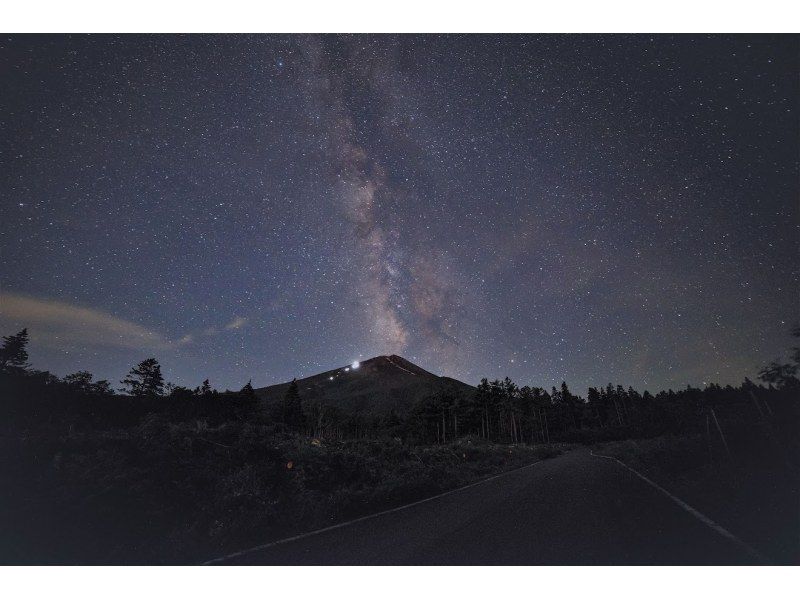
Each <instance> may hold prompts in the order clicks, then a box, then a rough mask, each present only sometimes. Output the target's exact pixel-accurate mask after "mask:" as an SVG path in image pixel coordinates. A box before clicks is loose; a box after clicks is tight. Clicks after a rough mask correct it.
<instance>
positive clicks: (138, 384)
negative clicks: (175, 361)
mask: <svg viewBox="0 0 800 598" xmlns="http://www.w3.org/2000/svg"><path fill="white" fill-rule="evenodd" d="M122 384H124V385H125V386H126V387H127V388H125V389H123V390H127V391H128V392H129V393H130V394H131V395H132V396H134V397H160V396H163V395H164V377H163V376H162V375H161V365H160V364H159V363H158V361H157V360H156V359H155V358H153V357H150V358H149V359H145V360H144V361H142V362H141V363H139V365H137V366H136V367H134V368H131V371H130V372H129V373H128V375H127V376H126V377H125V379H124V380H122Z"/></svg>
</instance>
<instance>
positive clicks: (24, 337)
mask: <svg viewBox="0 0 800 598" xmlns="http://www.w3.org/2000/svg"><path fill="white" fill-rule="evenodd" d="M27 346H28V329H27V328H23V329H22V330H20V331H19V332H17V333H16V334H12V335H10V336H4V337H3V346H2V347H0V370H2V371H6V372H13V371H23V370H25V369H26V368H27V367H28V351H27Z"/></svg>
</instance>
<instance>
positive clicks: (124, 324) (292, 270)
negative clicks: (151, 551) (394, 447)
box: [0, 35, 800, 393]
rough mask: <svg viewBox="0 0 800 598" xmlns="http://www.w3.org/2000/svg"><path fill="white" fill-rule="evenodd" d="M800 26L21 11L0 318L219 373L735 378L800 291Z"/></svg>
mask: <svg viewBox="0 0 800 598" xmlns="http://www.w3.org/2000/svg"><path fill="white" fill-rule="evenodd" d="M799 49H800V44H799V43H798V37H797V36H733V35H731V36H729V35H724V36H719V35H718V36H687V35H679V36H649V35H644V36H628V35H624V36H623V35H620V36H588V35H587V36H566V35H547V36H511V35H502V36H488V35H446V36H439V35H435V36H434V35H430V36H428V35H426V36H408V35H401V36H363V35H354V36H289V35H274V36H273V35H262V36H198V35H189V36H186V35H182V36H117V37H114V36H105V35H93V36H74V35H73V36H66V35H59V36H16V35H15V36H4V37H3V38H2V39H0V72H1V73H2V80H3V84H2V86H0V131H1V132H0V164H2V168H0V177H2V178H1V179H0V256H2V260H0V285H1V286H0V333H2V334H11V333H13V332H16V331H17V330H18V329H19V328H20V327H21V326H22V325H27V326H28V328H29V330H30V332H31V336H32V342H31V347H30V354H31V361H32V362H33V365H34V366H35V367H38V368H40V369H48V370H50V371H52V372H54V373H56V374H58V375H63V374H66V373H69V372H72V371H76V370H79V369H88V370H90V371H92V372H93V373H94V374H95V375H96V376H99V377H102V378H109V379H111V380H112V381H114V382H116V381H118V380H120V379H121V378H122V377H123V376H124V374H125V372H126V371H127V370H128V369H129V368H130V367H131V366H132V365H133V364H134V363H136V362H138V361H140V360H141V359H143V358H145V357H149V356H155V357H157V358H158V359H159V361H160V362H161V363H162V365H163V368H164V372H165V375H166V378H167V379H168V380H171V381H173V382H176V383H179V384H185V385H187V386H196V385H198V384H199V383H200V382H201V381H202V380H203V379H204V378H207V377H208V378H210V379H211V382H212V385H213V386H215V387H217V388H221V389H222V388H233V389H238V388H240V387H241V386H242V385H243V384H244V383H245V382H247V381H248V379H252V381H253V384H254V385H255V386H263V385H267V384H273V383H278V382H282V381H285V380H287V379H290V378H292V377H294V376H297V377H300V376H306V375H311V374H314V373H317V372H319V371H322V370H326V369H330V368H333V367H337V366H341V365H343V364H345V363H349V362H350V361H352V360H354V359H359V358H361V359H366V358H368V357H372V356H375V355H379V354H389V353H395V354H399V355H402V356H404V357H406V358H407V359H410V360H411V361H413V362H415V363H417V364H418V365H420V366H422V367H424V368H426V369H429V370H431V371H433V372H435V373H439V374H446V375H450V376H454V377H457V378H460V379H462V380H464V381H466V382H470V383H476V382H477V381H478V380H479V379H480V378H482V377H484V376H487V377H490V378H493V377H502V376H505V375H508V376H510V377H512V378H513V379H514V380H515V381H517V382H519V383H521V384H532V385H537V386H545V387H549V386H550V385H553V384H558V383H560V381H561V380H562V379H563V380H567V381H568V382H569V383H570V384H571V385H572V386H573V388H576V389H577V390H578V391H579V392H581V393H583V392H585V388H586V386H588V385H598V384H605V383H607V382H609V381H611V382H614V383H615V384H616V383H621V384H625V385H628V384H631V385H634V386H635V387H637V388H639V389H644V388H648V389H650V390H651V391H655V390H660V389H661V388H665V387H669V386H672V387H683V386H685V385H686V384H687V383H690V384H692V385H702V384H703V383H704V382H709V381H718V382H721V383H723V384H724V383H738V382H740V381H741V379H742V378H743V376H745V375H749V376H751V377H753V376H754V373H755V372H756V371H757V369H758V368H759V366H761V365H762V364H764V363H765V362H767V361H769V360H771V359H773V358H776V357H779V356H781V355H782V354H785V352H786V350H787V349H788V347H789V345H790V344H791V339H790V337H789V330H790V329H791V327H792V325H794V324H795V323H796V322H797V320H798V297H799V296H800V295H799V294H798V291H799V290H800V289H799V284H798V259H797V258H798V248H799V246H798V198H799V194H798V191H799V190H800V186H799V184H798V154H799V153H800V148H799V146H798V134H799V133H800V126H799V123H798V100H799V99H800V90H799V89H798V72H799V69H798V66H800V65H799V64H798V50H799Z"/></svg>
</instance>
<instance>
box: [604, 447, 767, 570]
mask: <svg viewBox="0 0 800 598" xmlns="http://www.w3.org/2000/svg"><path fill="white" fill-rule="evenodd" d="M589 452H590V453H591V455H592V457H600V458H602V459H609V460H611V461H616V462H617V463H619V464H620V465H622V467H624V468H625V469H627V470H628V471H630V472H631V473H633V474H635V475H636V476H638V477H639V478H641V479H642V480H644V481H645V482H647V483H648V484H650V485H651V486H652V487H653V488H655V489H656V490H658V491H659V492H661V493H662V494H663V495H665V496H666V497H667V498H669V499H670V500H672V502H674V503H675V504H676V505H678V506H679V507H680V508H682V509H683V510H684V511H686V512H687V513H689V514H690V515H692V516H693V517H695V518H696V519H698V520H700V521H701V522H702V523H704V524H705V525H707V526H708V527H710V528H711V529H713V530H714V531H715V532H717V533H718V534H719V535H720V536H722V537H724V538H726V539H728V540H730V541H731V542H733V543H734V544H736V545H737V546H738V547H739V548H741V549H742V550H744V551H745V552H746V553H747V554H749V555H750V556H752V557H753V558H754V559H756V560H757V561H759V562H761V563H763V564H770V559H768V558H767V557H766V556H764V555H763V554H761V553H760V552H759V551H758V550H756V549H755V548H753V547H752V546H750V545H749V544H747V543H746V542H744V541H743V540H740V539H739V538H737V537H736V536H734V535H733V534H732V533H731V532H729V531H728V530H726V529H725V528H724V527H722V526H721V525H720V524H719V523H717V522H715V521H714V520H712V519H711V518H710V517H707V516H706V515H703V514H702V513H701V512H700V511H698V510H697V509H695V508H694V507H693V506H691V505H689V504H687V503H685V502H684V501H682V500H681V499H680V498H678V497H677V496H675V495H674V494H672V493H670V492H669V491H667V490H665V489H664V488H662V487H661V486H659V485H658V484H656V483H655V482H654V481H653V480H651V479H650V478H648V477H645V476H644V475H642V474H641V473H639V472H638V471H636V470H635V469H634V468H633V467H630V466H628V465H626V464H625V463H623V462H622V461H620V460H619V459H616V458H615V457H609V456H607V455H596V454H595V453H594V451H589Z"/></svg>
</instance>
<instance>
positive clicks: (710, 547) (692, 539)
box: [221, 450, 755, 565]
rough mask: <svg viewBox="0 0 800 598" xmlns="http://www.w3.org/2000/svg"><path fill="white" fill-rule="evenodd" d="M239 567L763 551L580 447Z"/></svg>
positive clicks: (638, 560)
mask: <svg viewBox="0 0 800 598" xmlns="http://www.w3.org/2000/svg"><path fill="white" fill-rule="evenodd" d="M221 564H229V565H667V564H669V565H727V564H731V565H733V564H737V565H741V564H755V563H754V561H753V558H752V557H750V556H749V555H748V554H747V553H746V552H745V551H743V550H742V549H741V548H740V547H739V546H737V545H736V544H735V543H733V542H731V541H730V540H728V539H726V538H724V537H722V536H720V535H719V534H717V533H716V532H715V531H713V530H712V529H710V528H709V527H708V526H707V525H705V524H703V523H702V522H701V521H699V520H698V519H697V518H695V517H693V516H692V515H691V514H689V513H687V512H686V511H685V510H683V509H681V508H680V507H679V506H678V505H676V504H675V503H674V502H672V501H671V500H670V499H669V498H667V497H666V496H664V495H663V494H662V493H660V492H659V491H658V490H656V489H654V488H652V487H651V486H649V485H648V484H647V483H645V482H644V481H642V480H641V479H639V478H638V477H637V476H636V475H634V474H633V473H631V472H629V471H627V470H626V469H624V468H623V467H622V466H620V465H619V464H618V463H615V462H614V461H610V460H607V459H601V458H598V457H594V456H592V455H591V454H590V453H589V451H585V450H581V451H571V452H568V453H566V454H564V455H562V456H560V457H557V458H555V459H549V460H546V461H542V462H540V463H537V464H536V465H534V466H533V467H529V468H525V469H522V470H518V471H515V472H511V473H509V474H507V475H504V476H502V477H499V478H495V479H493V480H489V481H487V482H485V483H482V484H479V485H476V486H472V487H469V488H466V489H464V490H461V491H458V492H454V493H452V494H448V495H445V496H442V497H439V498H436V499H434V500H430V501H427V502H423V503H421V504H417V505H414V506H411V507H409V508H407V509H403V510H400V511H395V512H390V513H386V514H383V515H380V516H378V517H374V518H371V519H367V520H363V521H359V522H356V523H354V524H352V525H347V526H344V527H339V528H337V529H333V530H329V531H325V532H323V533H320V534H316V535H312V536H308V537H303V538H300V539H297V540H293V541H291V542H287V543H283V544H278V545H275V546H270V547H266V548H262V549H259V550H255V551H252V552H249V553H246V554H242V555H239V556H237V557H233V558H230V559H227V560H225V561H223V562H222V563H221Z"/></svg>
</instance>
